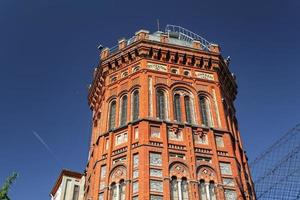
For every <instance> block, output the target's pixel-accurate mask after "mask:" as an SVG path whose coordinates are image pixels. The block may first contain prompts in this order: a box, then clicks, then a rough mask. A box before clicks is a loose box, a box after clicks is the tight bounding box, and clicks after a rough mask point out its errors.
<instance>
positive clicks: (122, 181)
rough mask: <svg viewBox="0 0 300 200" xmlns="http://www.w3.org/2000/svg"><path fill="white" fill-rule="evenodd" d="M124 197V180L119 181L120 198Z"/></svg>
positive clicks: (121, 199)
mask: <svg viewBox="0 0 300 200" xmlns="http://www.w3.org/2000/svg"><path fill="white" fill-rule="evenodd" d="M125 197H126V184H125V182H124V180H121V181H120V200H125Z"/></svg>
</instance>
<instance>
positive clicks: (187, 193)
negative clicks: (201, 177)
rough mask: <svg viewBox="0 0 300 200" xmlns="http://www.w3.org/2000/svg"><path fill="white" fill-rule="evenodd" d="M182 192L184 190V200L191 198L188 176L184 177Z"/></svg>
mask: <svg viewBox="0 0 300 200" xmlns="http://www.w3.org/2000/svg"><path fill="white" fill-rule="evenodd" d="M181 192H182V200H188V199H189V188H188V183H187V180H186V178H183V179H182V181H181Z"/></svg>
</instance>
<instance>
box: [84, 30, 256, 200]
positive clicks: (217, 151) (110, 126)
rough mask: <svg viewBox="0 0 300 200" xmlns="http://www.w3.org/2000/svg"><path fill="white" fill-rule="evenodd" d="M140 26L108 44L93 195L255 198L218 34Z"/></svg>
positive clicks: (97, 100) (94, 142) (91, 161)
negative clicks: (210, 37)
mask: <svg viewBox="0 0 300 200" xmlns="http://www.w3.org/2000/svg"><path fill="white" fill-rule="evenodd" d="M180 34H183V33H181V32H180V31H179V32H177V33H176V31H174V32H155V33H153V34H150V33H149V32H148V31H145V30H140V31H138V32H137V33H136V34H135V36H134V37H133V38H131V39H130V40H128V41H127V40H125V39H122V40H120V41H119V45H118V46H117V47H116V48H112V49H108V48H105V49H102V51H101V53H100V64H99V66H98V67H97V68H96V69H95V72H94V77H93V82H92V84H91V86H90V88H89V95H88V100H89V105H90V108H91V110H92V113H93V118H92V120H93V121H92V124H93V126H92V136H91V143H90V149H89V158H88V163H87V166H86V183H85V197H84V199H86V200H88V199H93V200H98V199H99V200H131V199H132V200H137V199H139V200H169V199H174V200H187V199H189V200H199V199H202V200H216V199H218V200H219V199H228V200H231V199H255V193H254V190H253V183H252V180H251V176H250V172H249V167H248V164H247V157H246V155H245V153H244V150H243V145H242V142H241V137H240V133H239V130H238V123H237V119H236V116H235V108H234V105H233V102H234V100H235V97H236V94H237V85H236V82H235V78H234V77H233V76H232V74H231V73H230V71H229V67H228V62H227V61H224V59H223V57H222V56H221V54H220V48H219V46H218V45H216V44H212V43H209V44H205V48H204V46H203V45H204V44H202V43H201V41H198V40H196V39H195V40H186V39H182V37H181V36H180Z"/></svg>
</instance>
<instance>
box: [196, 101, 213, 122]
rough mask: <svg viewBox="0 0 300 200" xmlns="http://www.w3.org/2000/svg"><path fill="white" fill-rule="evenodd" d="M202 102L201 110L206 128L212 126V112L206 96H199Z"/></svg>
mask: <svg viewBox="0 0 300 200" xmlns="http://www.w3.org/2000/svg"><path fill="white" fill-rule="evenodd" d="M199 101H200V109H201V111H200V112H201V116H202V124H203V125H205V126H212V119H211V111H210V106H209V101H208V99H207V98H206V97H205V96H202V95H201V96H199Z"/></svg>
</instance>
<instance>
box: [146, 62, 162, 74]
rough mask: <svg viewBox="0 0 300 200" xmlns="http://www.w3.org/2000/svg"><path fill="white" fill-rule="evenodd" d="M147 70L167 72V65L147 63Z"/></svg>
mask: <svg viewBox="0 0 300 200" xmlns="http://www.w3.org/2000/svg"><path fill="white" fill-rule="evenodd" d="M147 68H148V69H152V70H155V71H162V72H167V66H166V65H160V64H155V63H147Z"/></svg>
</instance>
